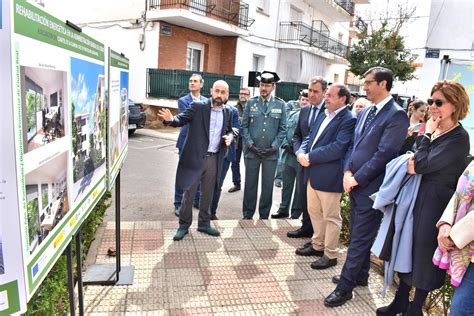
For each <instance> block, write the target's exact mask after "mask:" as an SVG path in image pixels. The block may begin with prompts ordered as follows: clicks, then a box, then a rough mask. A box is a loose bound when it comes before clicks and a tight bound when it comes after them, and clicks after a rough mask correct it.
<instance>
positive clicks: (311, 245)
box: [303, 241, 313, 248]
mask: <svg viewBox="0 0 474 316" xmlns="http://www.w3.org/2000/svg"><path fill="white" fill-rule="evenodd" d="M306 247H313V243H312V242H311V241H308V242H307V243H306V244H304V245H303V248H306Z"/></svg>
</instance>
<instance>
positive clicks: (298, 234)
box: [286, 228, 313, 238]
mask: <svg viewBox="0 0 474 316" xmlns="http://www.w3.org/2000/svg"><path fill="white" fill-rule="evenodd" d="M286 236H287V237H289V238H307V237H313V234H311V233H310V232H307V231H303V230H302V229H301V228H298V229H297V230H292V231H289V232H287V233H286Z"/></svg>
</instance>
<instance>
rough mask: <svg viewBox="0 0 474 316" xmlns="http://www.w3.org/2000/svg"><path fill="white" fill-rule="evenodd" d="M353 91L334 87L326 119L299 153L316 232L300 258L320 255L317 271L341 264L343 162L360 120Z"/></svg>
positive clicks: (328, 97) (327, 97)
mask: <svg viewBox="0 0 474 316" xmlns="http://www.w3.org/2000/svg"><path fill="white" fill-rule="evenodd" d="M349 98H350V92H349V90H348V89H347V88H346V87H345V86H343V85H338V84H333V85H331V86H330V87H329V88H328V90H327V92H326V95H325V97H324V100H325V102H324V104H325V106H326V110H325V114H326V117H325V118H324V120H322V122H321V123H320V125H319V126H314V128H313V129H312V130H311V133H310V136H309V137H308V138H306V139H305V140H304V142H303V144H302V145H301V147H300V149H299V150H298V152H297V157H298V162H299V163H300V164H301V165H302V166H303V167H304V168H305V169H304V172H305V179H308V180H309V181H308V182H307V185H306V189H307V196H308V213H309V216H310V218H311V223H312V225H313V229H314V235H313V239H312V244H311V245H309V246H307V247H302V248H298V249H297V250H296V254H297V255H300V256H318V257H320V258H319V259H318V260H317V261H315V262H313V263H312V264H311V268H313V269H319V270H322V269H327V268H329V267H332V266H335V265H336V264H337V255H338V246H339V234H340V232H341V227H342V218H341V206H340V200H341V194H342V192H343V186H342V178H343V175H344V168H343V160H344V157H345V155H346V152H347V149H348V148H349V145H350V142H351V140H352V137H353V134H354V127H355V124H356V118H355V116H354V115H353V114H352V112H351V111H350V110H349V108H348V107H347V106H346V104H347V102H348V100H349Z"/></svg>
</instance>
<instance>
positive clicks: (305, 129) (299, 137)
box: [293, 103, 326, 152]
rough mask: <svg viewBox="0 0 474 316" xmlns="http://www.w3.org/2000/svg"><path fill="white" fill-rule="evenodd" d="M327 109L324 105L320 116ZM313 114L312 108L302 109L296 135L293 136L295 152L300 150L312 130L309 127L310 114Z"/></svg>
mask: <svg viewBox="0 0 474 316" xmlns="http://www.w3.org/2000/svg"><path fill="white" fill-rule="evenodd" d="M325 109H326V107H325V106H324V103H323V105H322V107H321V109H320V110H319V112H318V114H319V113H321V111H322V112H324V110H325ZM310 113H311V106H306V107H304V108H302V109H301V111H300V116H299V118H298V125H296V129H295V133H294V135H293V150H294V152H297V151H298V149H300V146H301V144H302V143H303V141H304V139H305V138H306V137H308V135H309V132H310V128H309V126H308V119H309V114H310Z"/></svg>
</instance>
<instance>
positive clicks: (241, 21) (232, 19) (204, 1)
mask: <svg viewBox="0 0 474 316" xmlns="http://www.w3.org/2000/svg"><path fill="white" fill-rule="evenodd" d="M148 7H149V9H150V10H153V9H156V10H166V9H186V10H189V11H191V12H194V13H196V14H199V15H203V16H207V17H210V18H213V19H215V20H219V21H222V22H226V23H229V24H232V25H236V26H238V27H240V28H243V29H248V28H249V27H250V26H251V25H252V24H253V22H255V20H254V19H251V18H249V5H248V4H247V3H245V2H243V1H236V0H148Z"/></svg>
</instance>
